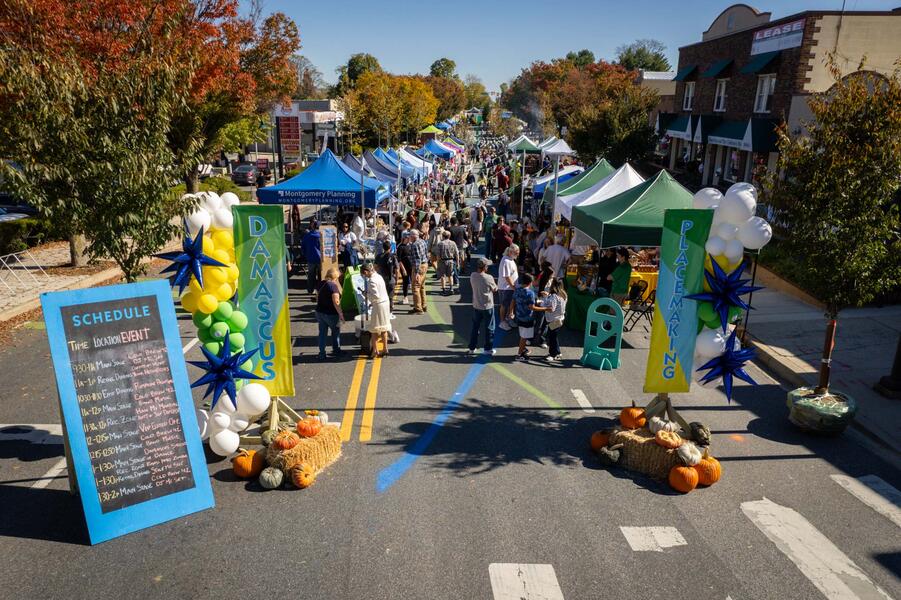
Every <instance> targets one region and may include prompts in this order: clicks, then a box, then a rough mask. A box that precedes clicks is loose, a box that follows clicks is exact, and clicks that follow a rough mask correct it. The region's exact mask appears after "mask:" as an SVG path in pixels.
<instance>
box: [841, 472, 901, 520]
mask: <svg viewBox="0 0 901 600" xmlns="http://www.w3.org/2000/svg"><path fill="white" fill-rule="evenodd" d="M830 477H831V478H832V480H833V481H834V482H836V483H837V484H839V485H840V486H842V487H843V488H845V489H846V490H848V492H850V493H851V494H852V495H853V496H854V497H855V498H857V499H858V500H860V501H861V502H863V503H864V504H866V505H867V506H869V507H870V508H872V509H873V510H875V511H876V512H878V513H880V514H882V515H885V516H886V517H887V518H888V519H889V520H890V521H892V522H893V523H894V524H895V525H897V526H898V527H901V492H899V491H898V490H897V489H895V488H894V487H892V486H891V485H890V484H889V483H887V482H886V481H884V480H882V479H881V478H879V477H877V476H876V475H864V476H863V477H858V478H856V479H855V478H854V477H848V476H847V475H830Z"/></svg>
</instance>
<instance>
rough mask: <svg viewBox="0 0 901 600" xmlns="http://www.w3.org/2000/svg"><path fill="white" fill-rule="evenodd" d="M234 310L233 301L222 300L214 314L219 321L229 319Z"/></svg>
mask: <svg viewBox="0 0 901 600" xmlns="http://www.w3.org/2000/svg"><path fill="white" fill-rule="evenodd" d="M233 312H235V307H234V306H232V303H231V302H220V303H219V308H217V309H216V312H214V313H213V316H214V317H216V320H217V321H228V319H229V318H230V317H231V316H232V313H233Z"/></svg>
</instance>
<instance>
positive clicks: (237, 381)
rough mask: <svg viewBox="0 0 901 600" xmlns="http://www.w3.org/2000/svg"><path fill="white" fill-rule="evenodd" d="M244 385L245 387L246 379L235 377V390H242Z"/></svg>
mask: <svg viewBox="0 0 901 600" xmlns="http://www.w3.org/2000/svg"><path fill="white" fill-rule="evenodd" d="M242 387H244V380H243V379H235V390H240V389H241V388H242Z"/></svg>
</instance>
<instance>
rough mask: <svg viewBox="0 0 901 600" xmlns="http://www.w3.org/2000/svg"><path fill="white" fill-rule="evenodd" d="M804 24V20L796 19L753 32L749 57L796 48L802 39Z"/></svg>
mask: <svg viewBox="0 0 901 600" xmlns="http://www.w3.org/2000/svg"><path fill="white" fill-rule="evenodd" d="M804 23H805V20H804V19H798V20H797V21H791V22H789V23H782V24H781V25H774V26H773V27H766V28H765V29H760V30H758V31H755V32H754V41H753V42H751V56H753V55H755V54H763V53H764V52H775V51H776V50H785V49H786V48H797V47H798V46H800V45H801V41H802V39H803V38H804Z"/></svg>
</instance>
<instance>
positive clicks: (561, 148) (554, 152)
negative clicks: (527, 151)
mask: <svg viewBox="0 0 901 600" xmlns="http://www.w3.org/2000/svg"><path fill="white" fill-rule="evenodd" d="M551 139H553V140H554V141H553V143H551V144H547V145H545V144H542V145H540V146H539V148H541V153H542V154H544V155H546V156H550V157H551V158H559V157H561V156H572V155H573V154H575V152H574V151H573V149H572V148H570V147H569V144H567V143H566V141H565V140H558V139H557V138H551Z"/></svg>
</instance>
